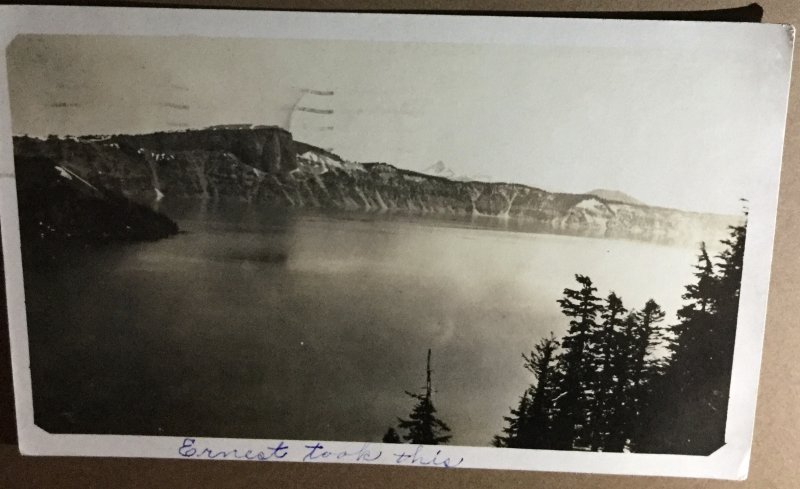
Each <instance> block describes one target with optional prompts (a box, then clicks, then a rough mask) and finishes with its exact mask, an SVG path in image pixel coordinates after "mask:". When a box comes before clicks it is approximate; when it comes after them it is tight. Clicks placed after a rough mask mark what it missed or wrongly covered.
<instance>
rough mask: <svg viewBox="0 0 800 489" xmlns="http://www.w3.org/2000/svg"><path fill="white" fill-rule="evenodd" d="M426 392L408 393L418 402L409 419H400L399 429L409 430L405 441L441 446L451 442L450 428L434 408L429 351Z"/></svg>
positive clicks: (429, 351) (429, 352)
mask: <svg viewBox="0 0 800 489" xmlns="http://www.w3.org/2000/svg"><path fill="white" fill-rule="evenodd" d="M425 372H426V383H425V391H424V392H422V393H421V394H415V393H413V392H408V391H406V394H408V395H409V396H410V397H412V398H413V399H416V400H417V403H416V405H415V406H414V409H413V410H412V411H411V414H410V415H409V417H408V419H399V420H398V421H399V424H398V427H399V428H402V429H405V430H408V433H407V434H406V435H404V436H403V439H404V440H406V441H408V442H411V443H414V444H418V445H439V444H442V443H447V442H448V441H450V438H451V437H452V436H451V435H447V434H445V433H449V432H450V427H449V426H447V424H446V423H445V422H444V421H442V420H441V419H439V418H438V417H437V416H436V408H435V407H434V406H433V387H432V385H431V350H430V349H428V364H427V368H426V369H425Z"/></svg>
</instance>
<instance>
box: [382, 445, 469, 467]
mask: <svg viewBox="0 0 800 489" xmlns="http://www.w3.org/2000/svg"><path fill="white" fill-rule="evenodd" d="M423 450H424V448H423V446H422V445H417V447H416V448H415V449H414V451H413V452H412V451H409V450H404V451H402V452H400V453H395V454H394V456H395V457H397V458H396V459H395V463H397V464H409V465H428V466H433V467H458V466H459V465H461V462H463V461H464V459H463V458H459V459H458V461H457V462H455V461H454V460H451V459H450V457H445V456H443V455H442V450H440V449H439V450H436V453H435V454H434V455H433V457H431V456H430V455H427V456H424V454H423V453H422V452H423Z"/></svg>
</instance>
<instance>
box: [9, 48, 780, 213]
mask: <svg viewBox="0 0 800 489" xmlns="http://www.w3.org/2000/svg"><path fill="white" fill-rule="evenodd" d="M8 60H9V66H8V72H9V85H10V92H11V94H10V95H11V97H10V102H11V110H12V125H13V130H14V133H15V134H30V135H37V136H45V135H49V134H58V135H83V134H113V133H140V132H151V131H156V130H170V129H173V130H182V129H184V128H199V127H206V126H210V125H215V124H224V123H254V124H270V125H272V124H274V125H280V126H283V127H285V128H287V129H290V130H291V131H292V132H293V133H294V134H295V139H299V140H303V141H306V142H309V143H312V144H317V145H319V146H322V147H326V148H332V149H333V150H334V151H335V152H336V153H338V154H340V155H341V156H342V157H344V158H347V159H350V160H353V161H362V162H367V161H385V162H387V163H391V164H393V165H396V166H399V167H402V168H408V169H413V170H423V169H425V168H427V167H429V166H430V165H432V164H434V163H436V162H437V161H439V160H441V161H443V162H445V164H446V165H448V166H449V167H450V168H452V169H453V170H454V171H455V172H456V173H458V174H462V175H490V176H491V177H492V179H493V180H495V181H509V182H516V183H523V184H527V185H531V186H535V187H539V188H544V189H546V190H550V191H560V192H572V193H580V192H586V191H589V190H591V189H594V188H608V189H615V190H620V191H623V192H626V193H628V194H630V195H632V196H634V197H636V198H638V199H640V200H643V201H644V202H646V203H648V204H651V205H658V206H664V207H675V208H681V209H687V210H695V211H710V212H723V213H738V212H739V210H740V204H739V201H738V200H739V198H740V197H745V198H749V199H753V198H754V197H757V196H756V195H754V194H757V187H755V185H756V183H755V181H756V180H757V178H756V176H757V169H758V167H759V165H762V164H771V162H767V161H766V158H767V154H768V151H767V148H766V146H768V144H765V143H766V142H768V141H774V140H775V131H776V124H778V123H780V124H782V123H783V122H782V118H781V117H777V116H776V114H777V115H778V116H780V115H781V111H782V110H784V108H783V107H781V105H782V104H783V97H782V96H780V95H781V94H778V93H775V90H774V88H775V82H774V81H772V78H770V77H778V76H779V73H780V69H779V68H780V67H781V66H782V64H781V62H780V60H777V59H776V58H775V56H774V55H773V53H764V55H763V56H762V55H761V53H754V52H752V51H748V50H742V49H734V48H731V49H705V50H704V49H695V50H693V51H691V52H690V51H688V50H680V49H660V50H656V49H652V48H648V49H645V48H637V47H636V46H632V47H630V48H625V49H620V48H611V47H606V48H601V47H597V48H577V47H572V48H571V47H542V46H508V45H505V46H503V45H454V44H412V43H388V42H384V43H367V42H355V41H352V42H351V41H275V40H249V39H208V38H187V37H183V38H143V37H90V36H69V37H67V36H23V37H19V38H17V39H16V40H15V41H14V42H13V43H12V44H11V46H10V47H9V50H8ZM303 89H312V90H319V91H333V92H334V94H333V95H330V96H323V95H313V94H310V95H309V94H306V95H303V92H302V90H303ZM301 107H308V108H313V109H318V110H325V111H327V110H332V111H333V114H319V115H313V114H311V113H309V112H307V111H302V110H297V109H299V108H301ZM293 109H295V110H294V111H293ZM331 127H332V129H330V128H331Z"/></svg>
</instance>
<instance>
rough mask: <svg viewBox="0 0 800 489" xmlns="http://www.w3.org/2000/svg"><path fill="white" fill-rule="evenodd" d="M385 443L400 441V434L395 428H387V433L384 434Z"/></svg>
mask: <svg viewBox="0 0 800 489" xmlns="http://www.w3.org/2000/svg"><path fill="white" fill-rule="evenodd" d="M381 441H382V442H383V443H400V435H398V434H397V431H395V429H394V428H391V427H390V428H389V429H388V430H386V434H384V435H383V440H381Z"/></svg>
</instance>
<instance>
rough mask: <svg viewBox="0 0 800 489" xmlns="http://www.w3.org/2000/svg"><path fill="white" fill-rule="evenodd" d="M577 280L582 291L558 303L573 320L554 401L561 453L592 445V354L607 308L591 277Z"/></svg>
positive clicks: (566, 295) (557, 445)
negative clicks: (593, 339)
mask: <svg viewBox="0 0 800 489" xmlns="http://www.w3.org/2000/svg"><path fill="white" fill-rule="evenodd" d="M575 279H576V280H577V281H578V284H580V286H581V287H580V288H579V289H564V297H563V298H562V299H559V300H558V304H559V305H560V306H561V311H562V312H563V314H564V315H565V316H567V317H569V318H571V319H570V322H569V329H568V331H567V334H566V335H565V336H564V339H563V341H562V343H561V345H562V347H563V353H562V354H561V356H560V358H559V373H558V376H559V378H558V380H557V382H558V394H557V396H556V397H555V398H554V402H555V406H554V414H555V419H554V421H553V440H554V443H553V447H552V448H555V449H558V450H571V449H573V448H575V447H576V446H584V447H585V446H590V445H591V439H590V438H591V433H590V430H589V429H588V427H587V425H588V424H590V423H591V422H592V420H589V419H587V415H588V414H589V413H590V411H589V407H590V406H591V405H592V403H593V402H594V396H593V394H592V392H591V390H590V389H591V384H590V382H591V381H592V374H593V367H594V365H593V363H594V362H593V361H592V357H591V355H590V354H589V353H590V348H591V345H590V343H589V341H590V338H591V336H592V333H593V332H594V331H595V329H596V328H597V323H596V319H597V316H598V314H600V313H601V312H602V311H603V306H602V304H601V302H600V298H599V297H597V296H596V295H595V292H596V291H597V288H596V287H594V285H593V284H592V280H591V279H590V278H589V277H587V276H584V275H576V276H575Z"/></svg>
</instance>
